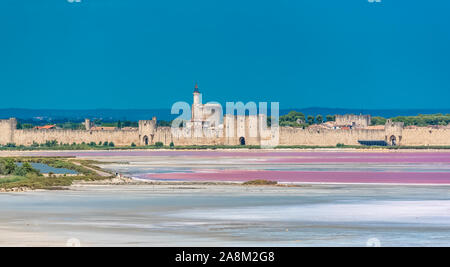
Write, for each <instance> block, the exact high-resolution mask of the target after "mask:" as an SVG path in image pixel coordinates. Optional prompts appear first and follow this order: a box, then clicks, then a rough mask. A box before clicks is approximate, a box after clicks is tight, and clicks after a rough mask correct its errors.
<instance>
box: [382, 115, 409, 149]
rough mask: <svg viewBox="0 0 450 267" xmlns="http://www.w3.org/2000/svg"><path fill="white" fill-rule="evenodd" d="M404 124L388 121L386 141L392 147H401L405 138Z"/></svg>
mask: <svg viewBox="0 0 450 267" xmlns="http://www.w3.org/2000/svg"><path fill="white" fill-rule="evenodd" d="M403 127H404V123H403V122H393V121H392V120H387V121H386V125H385V128H384V131H385V134H386V136H385V140H386V143H388V144H389V145H390V146H399V145H401V142H402V138H403Z"/></svg>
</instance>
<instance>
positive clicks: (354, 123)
mask: <svg viewBox="0 0 450 267" xmlns="http://www.w3.org/2000/svg"><path fill="white" fill-rule="evenodd" d="M371 123H372V116H370V115H353V114H347V115H336V125H337V126H346V127H351V128H352V129H353V128H367V127H368V126H370V124H371ZM341 128H342V127H341Z"/></svg>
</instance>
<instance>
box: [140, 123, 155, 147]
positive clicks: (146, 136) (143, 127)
mask: <svg viewBox="0 0 450 267" xmlns="http://www.w3.org/2000/svg"><path fill="white" fill-rule="evenodd" d="M156 122H157V121H156V117H153V119H152V120H140V121H139V144H140V145H142V146H147V145H152V144H153V143H154V142H153V139H154V137H155V133H156V128H157V126H156Z"/></svg>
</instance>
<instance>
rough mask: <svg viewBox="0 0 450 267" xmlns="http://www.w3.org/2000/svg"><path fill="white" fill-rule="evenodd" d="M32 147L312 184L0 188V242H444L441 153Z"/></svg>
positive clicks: (125, 168) (195, 175) (173, 171)
mask: <svg viewBox="0 0 450 267" xmlns="http://www.w3.org/2000/svg"><path fill="white" fill-rule="evenodd" d="M30 154H31V155H44V156H45V155H47V156H56V155H59V156H62V155H66V156H68V155H72V156H78V157H82V158H89V159H95V160H100V161H105V162H115V163H113V164H104V165H103V166H102V167H104V168H107V169H110V170H113V171H115V172H119V173H122V174H125V175H128V176H132V177H136V178H140V179H151V180H183V181H199V180H200V181H245V180H252V179H261V178H263V179H271V180H277V181H280V182H293V183H299V182H300V183H313V185H311V184H309V185H304V186H303V187H244V186H237V185H234V186H232V185H229V186H205V185H186V186H179V185H166V186H149V185H145V186H87V187H74V188H73V189H72V190H70V191H53V192H49V191H47V192H27V193H20V194H0V233H6V234H7V235H6V236H5V235H0V245H18V244H27V245H42V244H43V245H57V246H59V245H65V243H66V242H67V240H68V239H69V238H76V239H78V240H80V242H81V244H82V245H99V246H109V245H126V246H127V245H130V246H134V245H143V246H144V245H145V246H366V244H367V242H368V241H370V242H369V243H370V244H380V245H381V246H449V245H450V153H448V152H381V153H380V152H370V153H361V152H335V151H329V152H324V151H321V152H295V151H266V152H263V151H132V152H130V151H112V152H99V151H87V152H72V151H70V152H28V153H27V155H30ZM317 183H319V184H317ZM320 183H329V184H328V185H322V184H320ZM343 183H348V184H343ZM394 184H395V185H394ZM413 184H414V185H413ZM425 184H431V185H425ZM2 229H6V230H3V232H2ZM19 232H20V234H19ZM23 232H24V233H23ZM8 233H10V234H8ZM35 233H38V235H37V237H34V239H30V238H29V236H30V234H35ZM31 236H35V235H31ZM374 240H375V241H374Z"/></svg>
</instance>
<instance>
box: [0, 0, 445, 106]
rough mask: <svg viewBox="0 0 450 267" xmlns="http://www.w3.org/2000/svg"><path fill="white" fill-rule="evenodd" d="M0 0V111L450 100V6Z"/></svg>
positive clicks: (393, 0)
mask: <svg viewBox="0 0 450 267" xmlns="http://www.w3.org/2000/svg"><path fill="white" fill-rule="evenodd" d="M81 1H82V2H81V3H69V2H68V0H20V1H18V0H2V1H0V38H1V39H0V41H1V42H0V89H1V92H2V94H1V95H2V97H3V99H2V101H1V102H0V108H9V107H25V108H67V109H69V108H76V109H87V108H132V109H134V108H169V107H170V106H171V105H172V103H174V102H175V101H179V100H186V101H191V97H192V91H193V87H194V83H195V82H196V81H197V82H198V83H199V86H200V90H201V91H202V92H203V93H204V100H206V101H219V102H225V101H238V100H240V101H251V100H253V101H280V107H281V108H293V107H298V108H301V107H312V106H314V107H317V106H320V107H344V108H448V107H450V105H449V100H450V19H449V14H450V1H448V0H433V1H425V0H420V1H419V0H382V2H381V3H369V2H368V1H367V0H345V1H344V0H342V1H336V0H290V1H287V0H281V1H268V0H267V1H266V0H246V1H243V0H227V1H212V0H200V1H194V0H189V1H188V0H164V1H149V0H81Z"/></svg>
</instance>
